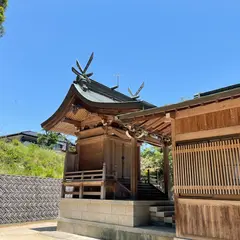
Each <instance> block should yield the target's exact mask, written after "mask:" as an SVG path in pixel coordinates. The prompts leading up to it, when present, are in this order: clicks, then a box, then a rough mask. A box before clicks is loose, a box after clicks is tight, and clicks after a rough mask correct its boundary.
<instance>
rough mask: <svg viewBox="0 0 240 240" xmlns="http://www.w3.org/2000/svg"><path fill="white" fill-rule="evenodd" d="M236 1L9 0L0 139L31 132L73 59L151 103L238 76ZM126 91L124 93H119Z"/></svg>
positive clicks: (51, 108) (53, 102)
mask: <svg viewBox="0 0 240 240" xmlns="http://www.w3.org/2000/svg"><path fill="white" fill-rule="evenodd" d="M239 12H240V2H239V1H221V0H218V1H215V0H211V1H205V0H201V1H197V0H196V1H192V0H189V1H184V0H183V1H170V0H169V1H161V0H156V1H154V0H152V1H141V0H140V1H135V0H132V1H129V0H128V1H127V0H121V1H120V0H118V1H117V0H115V1H113V0H111V1H110V0H109V1H107V0H101V1H99V0H84V1H83V0H81V1H80V0H71V1H63V0H51V1H39V0H24V1H19V0H10V1H9V7H8V9H7V13H6V16H7V19H6V23H5V29H6V34H5V36H4V37H3V38H0V135H2V134H7V133H14V132H18V131H24V130H33V131H39V130H40V129H41V127H40V124H41V122H43V121H44V120H46V119H47V118H48V117H49V116H50V115H52V113H54V112H55V110H56V109H57V108H58V106H59V105H60V104H61V102H62V100H63V98H64V97H65V95H66V93H67V91H68V89H69V87H70V85H71V83H72V81H73V80H74V74H73V73H72V72H71V67H72V66H74V65H75V60H76V59H78V60H79V61H80V63H81V64H82V65H84V64H85V62H86V61H87V59H88V57H89V55H90V54H91V52H92V51H94V53H95V58H94V60H93V63H92V65H91V67H90V68H91V69H90V70H91V71H93V72H94V76H93V78H94V79H95V80H97V81H99V82H101V83H103V84H106V85H107V86H113V85H114V84H115V83H116V78H115V77H114V74H116V73H120V74H121V75H122V76H121V77H120V88H119V90H120V91H122V92H124V93H127V88H128V87H130V88H131V89H132V90H133V91H136V90H137V88H138V87H139V86H140V84H141V83H142V81H144V82H145V87H144V89H143V90H142V92H141V98H142V99H144V100H147V101H149V102H151V103H154V104H156V105H158V106H161V105H165V104H170V103H174V102H178V101H180V100H181V98H182V97H184V98H185V99H187V98H191V97H192V96H193V95H194V94H195V93H197V92H203V91H207V90H211V89H215V88H219V87H223V86H226V85H230V84H235V83H239V79H240V31H239V30H240V29H239V23H240V14H239ZM127 94H128V93H127Z"/></svg>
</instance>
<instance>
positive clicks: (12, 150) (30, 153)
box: [0, 140, 65, 178]
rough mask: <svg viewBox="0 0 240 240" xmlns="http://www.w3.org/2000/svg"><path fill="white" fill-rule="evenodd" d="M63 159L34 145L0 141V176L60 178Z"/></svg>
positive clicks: (15, 141)
mask: <svg viewBox="0 0 240 240" xmlns="http://www.w3.org/2000/svg"><path fill="white" fill-rule="evenodd" d="M64 157H65V154H63V153H56V152H54V151H52V150H49V149H44V148H41V147H39V146H38V145H35V144H31V145H28V146H25V145H23V144H22V143H20V142H19V141H17V140H13V141H12V142H8V143H7V142H5V141H4V140H0V174H14V175H25V176H39V177H50V178H62V176H63V175H62V174H63V165H64Z"/></svg>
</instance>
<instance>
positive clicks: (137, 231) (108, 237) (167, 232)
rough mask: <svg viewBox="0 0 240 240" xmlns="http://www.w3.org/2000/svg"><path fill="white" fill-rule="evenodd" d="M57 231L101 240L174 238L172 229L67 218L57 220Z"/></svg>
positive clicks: (170, 239) (158, 239)
mask: <svg viewBox="0 0 240 240" xmlns="http://www.w3.org/2000/svg"><path fill="white" fill-rule="evenodd" d="M57 230H58V231H62V232H68V233H73V234H78V235H82V236H87V237H93V238H98V239H103V240H173V239H174V237H176V234H175V229H174V228H168V227H154V226H147V227H128V226H119V225H114V224H106V223H99V222H90V221H83V220H78V219H69V218H59V219H58V224H57Z"/></svg>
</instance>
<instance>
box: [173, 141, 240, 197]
mask: <svg viewBox="0 0 240 240" xmlns="http://www.w3.org/2000/svg"><path fill="white" fill-rule="evenodd" d="M173 151H174V155H175V162H174V185H175V186H174V192H175V193H178V194H218V195H221V194H233V195H234V194H235V195H237V194H240V139H231V140H219V141H211V142H207V143H195V144H185V145H180V146H177V147H175V148H174V149H173Z"/></svg>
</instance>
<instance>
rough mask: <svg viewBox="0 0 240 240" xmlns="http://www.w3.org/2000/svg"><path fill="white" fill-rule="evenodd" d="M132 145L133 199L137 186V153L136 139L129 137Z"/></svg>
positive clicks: (134, 198)
mask: <svg viewBox="0 0 240 240" xmlns="http://www.w3.org/2000/svg"><path fill="white" fill-rule="evenodd" d="M131 143H132V144H131V145H132V156H131V196H132V199H133V200H136V199H137V191H138V189H137V187H138V180H137V178H138V167H137V162H138V157H137V156H138V154H137V140H136V139H135V138H132V139H131Z"/></svg>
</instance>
